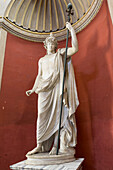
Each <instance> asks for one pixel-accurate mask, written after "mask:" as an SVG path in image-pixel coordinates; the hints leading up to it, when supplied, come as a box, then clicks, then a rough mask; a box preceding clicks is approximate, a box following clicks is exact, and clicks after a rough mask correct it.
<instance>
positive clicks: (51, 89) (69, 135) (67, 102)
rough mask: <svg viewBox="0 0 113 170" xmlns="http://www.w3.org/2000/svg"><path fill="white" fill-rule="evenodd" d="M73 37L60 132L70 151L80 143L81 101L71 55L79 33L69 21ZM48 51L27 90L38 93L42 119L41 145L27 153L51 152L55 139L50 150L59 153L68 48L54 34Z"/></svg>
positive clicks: (39, 127) (39, 125) (63, 149)
mask: <svg viewBox="0 0 113 170" xmlns="http://www.w3.org/2000/svg"><path fill="white" fill-rule="evenodd" d="M66 28H67V29H69V31H70V33H71V37H72V47H69V48H68V51H67V56H68V59H67V68H66V78H65V87H64V99H63V111H62V122H61V135H60V150H59V151H60V152H61V153H66V152H69V151H72V150H73V147H75V146H76V136H77V130H76V122H75V114H74V113H75V111H76V108H77V106H78V104H79V101H78V97H77V89H76V83H75V75H74V70H73V66H72V62H71V57H70V56H72V55H73V54H75V53H76V52H77V51H78V41H77V38H76V33H75V31H74V29H73V27H72V26H71V24H70V23H69V22H67V23H66ZM44 47H45V48H46V49H47V54H46V55H45V56H44V57H42V58H41V59H40V60H39V71H38V76H37V77H36V80H35V83H34V86H33V88H32V89H31V90H28V91H26V95H27V96H30V95H31V94H32V93H34V92H35V93H36V94H38V120H37V147H36V148H34V149H33V150H32V151H29V152H28V153H27V155H32V154H35V153H39V152H49V150H50V148H51V146H52V143H53V147H52V149H51V151H50V152H49V154H50V155H51V154H52V155H54V154H56V148H57V138H58V128H59V118H60V107H61V95H62V83H63V62H64V56H65V50H66V49H65V48H62V49H58V50H57V52H56V49H57V41H56V39H55V37H54V36H53V34H50V36H49V37H47V38H46V40H45V41H44Z"/></svg>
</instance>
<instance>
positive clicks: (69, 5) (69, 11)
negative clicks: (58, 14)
mask: <svg viewBox="0 0 113 170" xmlns="http://www.w3.org/2000/svg"><path fill="white" fill-rule="evenodd" d="M71 11H72V4H71V3H69V4H68V6H67V10H66V12H67V13H68V14H67V15H68V22H70V15H73V13H72V12H71ZM68 37H69V30H67V39H66V52H65V58H64V75H63V85H62V98H61V109H60V120H59V129H58V141H57V151H56V155H58V151H59V142H60V127H61V119H62V107H63V96H64V82H65V75H66V60H67V49H68Z"/></svg>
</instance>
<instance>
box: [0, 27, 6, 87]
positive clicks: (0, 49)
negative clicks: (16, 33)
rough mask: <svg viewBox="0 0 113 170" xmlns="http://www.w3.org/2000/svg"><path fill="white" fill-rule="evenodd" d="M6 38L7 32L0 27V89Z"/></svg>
mask: <svg viewBox="0 0 113 170" xmlns="http://www.w3.org/2000/svg"><path fill="white" fill-rule="evenodd" d="M6 39H7V32H6V31H5V30H3V29H2V28H0V89H1V83H2V73H3V65H4V56H5V47H6Z"/></svg>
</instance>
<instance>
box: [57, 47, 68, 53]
mask: <svg viewBox="0 0 113 170" xmlns="http://www.w3.org/2000/svg"><path fill="white" fill-rule="evenodd" d="M65 51H66V48H59V49H58V51H57V52H58V53H59V54H60V55H64V53H65Z"/></svg>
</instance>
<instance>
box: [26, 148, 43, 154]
mask: <svg viewBox="0 0 113 170" xmlns="http://www.w3.org/2000/svg"><path fill="white" fill-rule="evenodd" d="M39 152H42V146H37V147H36V148H34V149H33V150H32V151H29V152H28V153H27V155H33V154H35V153H39Z"/></svg>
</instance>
